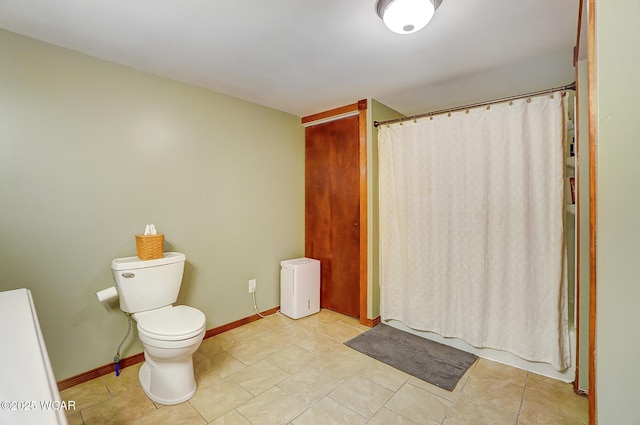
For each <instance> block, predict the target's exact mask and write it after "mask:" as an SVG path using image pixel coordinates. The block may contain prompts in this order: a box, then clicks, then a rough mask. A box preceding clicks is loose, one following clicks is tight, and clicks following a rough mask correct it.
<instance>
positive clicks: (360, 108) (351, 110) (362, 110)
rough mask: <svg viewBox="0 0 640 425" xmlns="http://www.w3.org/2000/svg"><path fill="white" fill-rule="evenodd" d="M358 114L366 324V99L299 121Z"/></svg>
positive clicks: (362, 305)
mask: <svg viewBox="0 0 640 425" xmlns="http://www.w3.org/2000/svg"><path fill="white" fill-rule="evenodd" d="M352 116H358V127H359V128H358V139H359V141H358V142H359V143H358V165H359V171H360V172H359V175H360V207H359V209H360V211H359V217H360V250H359V251H360V261H359V263H360V273H359V274H360V277H359V279H360V282H359V287H360V300H359V303H360V309H359V310H360V317H359V320H360V323H361V324H363V325H367V324H368V323H370V322H371V321H368V320H367V298H368V286H367V285H368V278H367V277H368V274H367V272H368V262H367V257H368V255H367V253H368V238H367V235H368V227H369V226H368V220H367V219H368V214H367V199H368V198H367V193H368V191H367V100H366V99H363V100H359V101H358V102H356V103H352V104H350V105H346V106H341V107H339V108H335V109H331V110H328V111H325V112H320V113H317V114H314V115H309V116H306V117H303V118H302V120H301V122H302V125H304V126H305V127H307V126H310V125H315V124H321V123H323V122H329V121H335V120H339V119H342V118H347V117H352Z"/></svg>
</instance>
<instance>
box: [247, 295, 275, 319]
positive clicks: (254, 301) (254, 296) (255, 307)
mask: <svg viewBox="0 0 640 425" xmlns="http://www.w3.org/2000/svg"><path fill="white" fill-rule="evenodd" d="M251 295H253V309H254V310H255V311H256V314H257V315H258V316H260V317H262V318H263V319H264V318H265V317H269V316H273V315H274V314H281V313H280V310H278V311H276V312H275V313H272V314H267V315H266V316H264V315H262V314H260V310H258V306H257V305H256V292H255V291H253V292H252V293H251Z"/></svg>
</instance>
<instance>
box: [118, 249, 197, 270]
mask: <svg viewBox="0 0 640 425" xmlns="http://www.w3.org/2000/svg"><path fill="white" fill-rule="evenodd" d="M186 259H187V257H186V255H184V254H181V253H179V252H165V253H164V256H163V257H162V258H158V259H157V260H141V259H140V258H138V257H125V258H116V259H115V260H113V261H112V262H111V270H131V269H142V268H145V267H155V266H163V265H165V264H171V263H177V262H180V261H185V260H186Z"/></svg>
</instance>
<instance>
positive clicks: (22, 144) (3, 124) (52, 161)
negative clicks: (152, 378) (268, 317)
mask: <svg viewBox="0 0 640 425" xmlns="http://www.w3.org/2000/svg"><path fill="white" fill-rule="evenodd" d="M0 51H1V52H2V55H0V200H1V201H0V202H1V204H2V207H1V208H0V290H9V289H15V288H20V287H27V288H29V289H31V291H32V293H33V297H34V300H35V304H36V308H37V312H38V315H39V319H40V323H41V327H42V330H43V333H44V338H45V341H46V344H47V348H48V350H49V356H50V358H51V362H52V365H53V369H54V371H55V375H56V378H57V379H58V380H60V379H63V378H67V377H70V376H73V375H75V374H78V373H81V372H84V371H87V370H90V369H93V368H95V367H98V366H101V365H104V364H107V363H110V362H111V361H112V359H113V356H114V354H115V351H116V348H117V346H118V344H119V343H120V341H121V339H122V338H123V336H124V334H125V332H126V319H125V317H124V316H123V315H122V313H121V312H120V311H119V310H118V309H117V308H115V309H114V310H112V311H110V312H109V311H106V310H105V309H104V308H103V307H102V305H101V304H99V303H98V302H97V300H96V297H95V295H94V293H95V292H96V291H99V290H101V289H103V288H106V287H109V286H112V285H113V284H114V282H113V279H112V276H111V270H110V265H111V260H112V259H113V258H117V257H124V256H131V255H135V252H136V251H135V242H134V234H135V233H140V232H142V231H143V230H144V226H145V224H147V223H154V224H155V225H156V227H157V228H158V230H160V231H161V232H163V233H164V234H165V238H166V243H165V250H166V251H172V250H173V251H179V252H183V253H185V254H186V256H187V264H186V267H185V276H184V279H183V285H182V289H181V293H180V297H179V300H178V302H179V303H184V304H188V305H192V306H194V307H196V308H198V309H200V310H202V311H203V312H204V313H205V314H206V316H207V328H209V329H210V328H214V327H216V326H220V325H223V324H226V323H229V322H232V321H235V320H238V319H241V318H244V317H247V316H250V315H252V314H253V303H252V300H251V297H250V296H249V294H248V290H247V281H248V280H249V279H251V278H256V279H257V282H258V291H257V293H256V295H257V302H258V306H259V308H260V309H261V310H267V309H269V308H272V307H275V306H278V305H279V304H280V302H279V262H280V261H281V260H284V259H289V258H295V257H299V256H302V255H303V254H304V130H303V128H302V126H301V124H300V118H299V117H296V116H293V115H290V114H286V113H283V112H279V111H276V110H273V109H269V108H265V107H262V106H259V105H256V104H252V103H249V102H246V101H243V100H239V99H236V98H232V97H229V96H225V95H221V94H217V93H214V92H211V91H207V90H204V89H202V88H197V87H194V86H191V85H188V84H183V83H180V82H176V81H172V80H168V79H166V78H160V77H157V76H154V75H150V74H147V73H143V72H139V71H137V70H134V69H131V68H127V67H124V66H120V65H115V64H112V63H109V62H105V61H101V60H98V59H94V58H91V57H88V56H85V55H82V54H79V53H77V52H73V51H70V50H66V49H63V48H59V47H55V46H52V45H49V44H45V43H42V42H38V41H35V40H32V39H29V38H25V37H22V36H18V35H16V34H12V33H9V32H6V31H2V30H0ZM141 351H142V346H141V345H140V343H139V342H138V339H137V335H136V334H135V333H134V334H133V335H132V336H130V338H129V342H128V343H127V344H125V346H124V349H123V352H122V355H123V357H126V356H130V355H133V354H136V353H139V352H141Z"/></svg>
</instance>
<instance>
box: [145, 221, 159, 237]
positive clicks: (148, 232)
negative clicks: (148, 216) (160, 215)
mask: <svg viewBox="0 0 640 425" xmlns="http://www.w3.org/2000/svg"><path fill="white" fill-rule="evenodd" d="M157 234H158V232H156V226H154V225H153V224H147V227H145V228H144V235H145V236H149V235H157Z"/></svg>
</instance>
